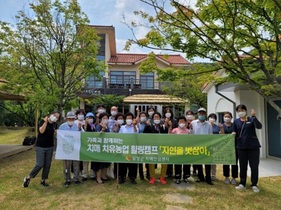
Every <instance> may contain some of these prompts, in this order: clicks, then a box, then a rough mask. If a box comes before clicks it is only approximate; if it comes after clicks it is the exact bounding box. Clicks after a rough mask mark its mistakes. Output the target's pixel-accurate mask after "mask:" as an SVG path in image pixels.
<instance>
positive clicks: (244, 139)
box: [233, 117, 262, 149]
mask: <svg viewBox="0 0 281 210" xmlns="http://www.w3.org/2000/svg"><path fill="white" fill-rule="evenodd" d="M256 128H257V129H261V128H262V124H261V123H260V121H259V120H258V119H257V118H256V117H247V120H246V121H244V122H243V121H241V120H240V118H238V119H235V120H234V122H233V132H235V133H236V137H235V139H236V140H237V146H236V147H237V149H257V148H260V147H261V145H260V142H259V140H258V137H257V134H256ZM241 132H242V133H241Z"/></svg>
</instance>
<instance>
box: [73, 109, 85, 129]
mask: <svg viewBox="0 0 281 210" xmlns="http://www.w3.org/2000/svg"><path fill="white" fill-rule="evenodd" d="M85 114H86V113H85V111H84V109H78V110H77V111H76V112H75V115H76V118H77V119H76V120H75V121H74V122H75V123H77V124H81V126H83V125H84V124H85Z"/></svg>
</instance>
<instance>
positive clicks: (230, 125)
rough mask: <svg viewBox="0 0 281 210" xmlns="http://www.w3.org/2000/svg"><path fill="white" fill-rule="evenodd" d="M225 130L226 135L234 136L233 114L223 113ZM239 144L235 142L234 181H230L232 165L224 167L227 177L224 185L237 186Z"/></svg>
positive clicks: (224, 173) (232, 173)
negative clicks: (237, 146)
mask: <svg viewBox="0 0 281 210" xmlns="http://www.w3.org/2000/svg"><path fill="white" fill-rule="evenodd" d="M223 121H224V123H223V129H224V133H225V134H232V132H233V123H232V122H231V121H232V114H231V112H224V113H223ZM236 145H237V142H236V140H235V153H236V164H235V165H231V175H232V179H231V180H230V179H229V176H230V165H223V176H224V177H225V180H224V183H225V184H233V185H237V181H236V178H238V165H237V161H238V154H237V148H236Z"/></svg>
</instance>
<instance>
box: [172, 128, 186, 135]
mask: <svg viewBox="0 0 281 210" xmlns="http://www.w3.org/2000/svg"><path fill="white" fill-rule="evenodd" d="M169 133H172V134H190V131H189V130H188V129H187V128H174V129H173V130H172V131H171V132H169Z"/></svg>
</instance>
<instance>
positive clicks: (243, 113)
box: [238, 112, 247, 117]
mask: <svg viewBox="0 0 281 210" xmlns="http://www.w3.org/2000/svg"><path fill="white" fill-rule="evenodd" d="M246 114H247V113H246V112H238V117H245V116H246Z"/></svg>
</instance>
